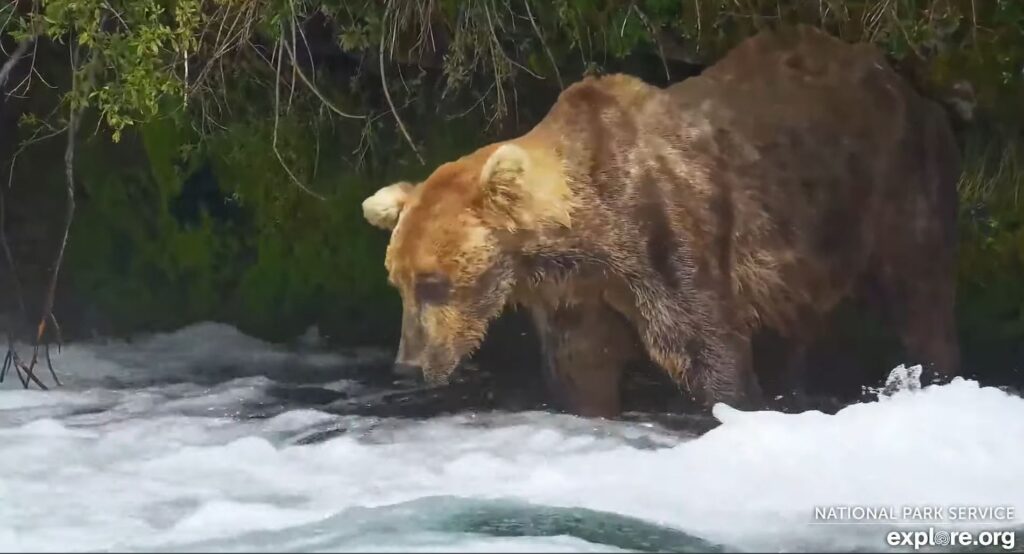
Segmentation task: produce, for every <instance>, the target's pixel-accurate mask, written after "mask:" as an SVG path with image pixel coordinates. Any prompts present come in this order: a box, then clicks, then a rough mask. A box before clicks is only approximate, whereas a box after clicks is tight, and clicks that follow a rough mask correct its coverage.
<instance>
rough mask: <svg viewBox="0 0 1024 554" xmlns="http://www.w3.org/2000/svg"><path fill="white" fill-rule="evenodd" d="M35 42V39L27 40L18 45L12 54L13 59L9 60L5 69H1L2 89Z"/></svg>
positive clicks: (0, 81)
mask: <svg viewBox="0 0 1024 554" xmlns="http://www.w3.org/2000/svg"><path fill="white" fill-rule="evenodd" d="M33 42H35V40H34V39H33V38H27V39H25V40H23V41H21V42H20V43H18V47H17V48H15V49H14V52H12V53H11V57H10V58H7V61H6V62H4V65H3V67H0V89H3V87H4V85H5V84H7V78H8V77H9V76H10V74H11V70H13V69H14V66H15V65H17V64H18V62H19V61H20V60H21V58H23V57H25V53H26V52H28V47H29V46H32V43H33Z"/></svg>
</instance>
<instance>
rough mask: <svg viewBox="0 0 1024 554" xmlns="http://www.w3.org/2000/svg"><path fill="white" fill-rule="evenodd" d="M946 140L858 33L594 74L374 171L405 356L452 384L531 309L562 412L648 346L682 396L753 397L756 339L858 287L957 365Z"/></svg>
mask: <svg viewBox="0 0 1024 554" xmlns="http://www.w3.org/2000/svg"><path fill="white" fill-rule="evenodd" d="M958 173H959V154H958V151H957V147H956V144H955V142H954V139H953V136H952V132H951V130H950V126H949V123H948V122H947V120H946V117H945V114H944V112H943V111H942V110H941V108H940V107H939V106H938V105H937V104H935V103H933V102H931V101H929V100H926V99H924V98H922V97H921V96H919V95H918V94H917V93H916V92H914V90H912V88H911V87H910V86H909V85H908V84H907V83H906V82H905V81H904V80H903V79H901V78H900V77H899V76H898V75H897V74H896V73H895V72H894V71H893V70H892V69H891V68H890V66H889V65H888V64H887V62H886V60H885V58H884V57H883V56H882V55H881V54H880V53H879V52H878V51H877V50H876V49H875V48H873V47H871V46H868V45H863V44H861V45H850V44H847V43H844V42H842V41H840V40H838V39H835V38H833V37H831V36H829V35H827V34H825V33H823V32H819V31H817V30H815V29H812V28H808V27H797V28H793V29H788V30H784V31H772V32H764V33H761V34H759V35H757V36H755V37H753V38H750V39H748V40H746V41H745V42H743V43H741V44H740V45H739V46H737V47H736V48H734V49H733V50H732V51H731V52H729V53H728V54H727V55H726V56H725V57H724V58H723V59H722V60H721V61H719V62H718V63H717V64H715V65H713V66H711V67H710V68H708V69H707V70H705V71H704V72H703V73H702V74H701V75H700V76H698V77H693V78H690V79H687V80H685V81H683V82H681V83H678V84H675V85H672V86H670V87H668V88H659V87H655V86H651V85H648V84H646V83H644V82H642V81H640V80H638V79H636V78H633V77H629V76H626V75H611V76H606V77H598V78H586V79H584V80H583V81H581V82H578V83H576V84H574V85H572V86H570V87H568V88H567V89H566V90H564V91H563V92H562V93H561V95H560V96H559V98H558V100H557V101H556V103H555V104H554V106H553V107H552V108H551V110H550V111H549V112H548V114H547V115H546V116H545V117H544V119H543V120H542V121H541V122H540V123H538V124H537V125H536V127H534V128H533V129H532V130H531V131H530V132H528V133H526V134H525V135H522V136H520V137H518V138H514V139H511V140H507V141H502V142H499V143H495V144H491V145H488V146H485V147H483V148H481V149H479V150H477V151H475V152H473V153H471V154H468V155H466V156H464V157H462V158H460V159H458V160H456V161H453V162H449V163H446V164H444V165H442V166H440V167H439V168H437V169H436V170H435V171H434V172H433V173H432V174H431V175H430V176H429V177H428V178H427V179H426V180H425V181H423V182H422V183H419V184H416V185H414V184H411V183H398V184H395V185H391V186H389V187H385V188H383V189H381V190H380V191H379V192H377V193H376V194H375V195H373V196H372V197H370V198H368V199H367V200H366V201H365V202H364V204H363V209H364V214H365V216H366V218H367V219H368V220H369V221H370V222H371V223H373V224H374V225H377V226H379V227H382V228H385V229H393V230H392V235H391V240H390V243H389V245H388V248H387V254H386V261H385V265H386V267H387V270H388V274H389V280H390V282H391V283H392V284H393V285H394V286H395V287H396V288H397V289H398V291H399V293H400V294H401V297H402V302H403V307H404V313H403V318H402V338H401V342H400V345H399V352H398V357H397V362H396V364H397V366H398V367H404V368H407V369H413V370H416V371H422V374H423V375H424V376H425V378H426V380H427V381H428V382H429V383H435V384H438V383H444V382H446V381H447V380H448V378H449V376H450V374H451V373H452V371H453V370H454V369H455V367H456V366H457V365H458V363H459V362H460V360H462V359H463V358H464V357H466V356H467V355H468V354H469V353H471V352H472V351H473V350H474V349H475V348H477V347H478V345H479V344H480V342H481V340H482V338H483V336H484V334H485V332H486V330H487V326H488V322H489V321H491V320H492V319H493V318H495V317H496V316H497V315H498V314H499V313H500V312H501V311H502V310H503V308H505V307H506V306H507V305H512V304H515V305H519V306H522V307H525V308H526V309H527V310H528V311H529V313H530V314H531V316H532V318H533V321H534V323H535V325H536V327H537V331H538V334H539V336H540V339H541V348H542V350H543V352H544V360H545V364H546V365H547V366H548V368H547V369H548V370H549V371H550V372H551V373H552V374H553V375H556V376H558V377H559V380H560V382H561V385H562V386H561V388H562V392H563V393H564V394H565V396H566V397H567V398H568V401H569V403H570V408H571V409H572V410H573V411H575V412H577V413H580V414H584V415H616V414H617V413H618V411H619V410H620V403H619V382H620V377H621V372H622V368H623V367H624V366H625V365H626V363H627V362H628V361H630V360H631V359H634V358H637V357H642V356H646V357H647V359H649V360H650V361H653V362H654V363H655V364H657V365H658V366H660V367H661V368H663V369H664V370H665V371H666V372H667V373H668V374H669V375H670V376H671V377H672V378H673V379H674V380H675V381H676V382H677V383H678V384H679V385H681V386H682V388H683V389H684V390H685V391H688V392H690V393H691V396H693V397H695V398H696V399H697V400H699V401H702V402H704V403H705V404H710V403H713V402H717V401H724V402H728V403H733V404H734V405H736V404H744V403H745V402H746V401H748V400H752V399H756V398H757V397H758V395H759V389H758V386H757V382H756V378H755V377H754V374H753V370H752V359H751V358H752V354H751V337H752V334H753V333H754V332H755V331H757V330H758V329H760V328H763V327H767V328H770V329H772V330H774V331H775V332H777V333H779V334H780V335H782V336H784V337H788V339H789V340H792V342H793V344H794V345H795V346H794V348H793V353H794V354H793V358H794V359H793V360H792V364H791V365H792V366H793V367H799V366H800V360H799V359H798V358H799V355H800V352H801V351H802V348H801V345H802V344H805V343H806V341H808V340H811V339H812V338H813V337H814V331H815V330H816V329H817V327H818V326H819V323H820V321H821V318H822V317H823V316H824V314H826V313H828V312H829V311H830V310H831V309H833V308H834V307H835V306H836V305H837V303H838V302H840V301H841V300H842V299H844V298H845V297H847V296H849V295H851V294H854V293H855V292H856V291H858V290H860V287H861V285H862V283H864V282H865V281H867V280H870V281H871V282H873V283H874V284H875V285H876V287H877V288H878V289H879V290H881V291H882V292H883V294H884V299H885V300H884V301H885V303H887V304H888V305H889V307H890V308H892V310H891V312H892V314H893V315H894V316H895V322H896V323H897V326H898V329H899V333H900V335H901V338H902V340H903V344H904V346H905V349H906V351H907V358H908V360H907V361H910V362H922V363H925V364H929V365H930V367H932V368H933V369H934V371H935V372H936V373H937V374H940V375H947V376H948V375H953V374H954V373H956V372H957V371H958V365H959V350H958V345H957V339H956V335H955V332H954V320H953V305H954V293H955V290H954V289H955V284H954V258H955V249H956V237H955V232H954V229H955V227H954V225H955V216H956V180H957V177H958Z"/></svg>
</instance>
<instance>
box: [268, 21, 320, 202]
mask: <svg viewBox="0 0 1024 554" xmlns="http://www.w3.org/2000/svg"><path fill="white" fill-rule="evenodd" d="M284 43H285V39H284V29H283V28H282V29H281V44H280V46H279V47H278V54H277V79H276V80H275V81H274V138H273V140H272V143H271V146H272V147H273V149H274V155H275V156H277V161H278V162H280V163H281V167H282V168H284V171H285V173H287V174H288V177H290V178H291V180H292V182H293V183H295V186H297V187H299V190H301V191H302V192H305V193H306V194H309V195H310V196H312V197H314V198H317V199H319V200H325V198H324V197H323V196H321V195H319V194H317V193H315V192H313V191H312V190H310V189H309V188H308V187H306V185H303V184H302V181H299V178H298V177H296V176H295V174H294V173H292V170H291V168H289V167H288V164H287V163H285V161H284V156H282V155H281V151H280V150H279V149H278V148H277V129H278V126H279V123H280V122H281V58H282V57H284V56H283V54H284Z"/></svg>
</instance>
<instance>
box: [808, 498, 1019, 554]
mask: <svg viewBox="0 0 1024 554" xmlns="http://www.w3.org/2000/svg"><path fill="white" fill-rule="evenodd" d="M1017 517H1018V511H1017V509H1016V507H1014V506H966V505H964V506H955V505H954V506H845V505H844V506H816V507H815V508H814V521H813V522H812V523H813V524H815V525H870V526H873V527H878V528H881V529H882V530H883V532H884V533H885V535H884V536H885V543H884V544H886V545H888V546H892V547H911V548H913V549H914V550H917V549H920V548H926V547H996V548H1002V549H1003V550H1013V549H1014V548H1016V546H1017V540H1016V539H1017V536H1016V532H1015V531H1012V530H1008V529H1010V528H1014V527H1020V526H1021V523H1022V522H1021V521H1018V520H1017ZM993 528H1001V529H998V530H997V529H993Z"/></svg>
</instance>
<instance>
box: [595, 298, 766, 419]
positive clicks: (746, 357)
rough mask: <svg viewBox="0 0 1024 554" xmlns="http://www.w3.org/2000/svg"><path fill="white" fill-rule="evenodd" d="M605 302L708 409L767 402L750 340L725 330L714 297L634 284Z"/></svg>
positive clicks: (652, 357)
mask: <svg viewBox="0 0 1024 554" xmlns="http://www.w3.org/2000/svg"><path fill="white" fill-rule="evenodd" d="M606 299H607V300H608V301H609V302H610V303H611V304H612V305H613V306H615V309H616V310H618V311H619V312H621V313H622V314H623V315H625V316H626V318H627V319H628V320H629V321H630V322H632V324H633V326H635V328H636V330H637V332H638V334H639V336H640V339H641V341H642V344H643V348H644V350H646V352H647V354H648V355H649V356H650V358H651V360H652V361H654V362H655V363H656V364H658V365H659V366H661V367H662V369H664V370H665V371H666V372H667V373H668V374H669V376H670V377H671V378H672V379H673V380H674V381H675V382H676V383H678V384H679V385H680V387H681V388H682V389H683V390H684V392H687V393H689V395H690V396H691V398H692V399H693V400H695V401H697V402H698V403H700V404H703V405H704V406H707V407H710V406H711V405H713V404H715V403H716V402H724V403H726V404H729V405H730V406H733V407H736V408H750V407H755V406H758V405H759V404H760V402H761V401H762V395H761V388H760V386H759V384H758V382H757V376H756V375H755V373H754V364H753V349H752V346H751V340H750V337H749V336H745V335H743V334H740V333H737V332H735V331H733V330H731V329H730V328H729V327H728V326H727V325H724V324H723V322H722V319H721V317H720V315H719V313H718V311H717V310H716V309H715V308H714V298H713V296H711V295H709V294H706V293H702V292H700V291H688V292H686V293H684V292H683V291H680V290H676V291H670V290H666V289H664V288H663V287H658V286H653V287H652V286H646V285H645V284H643V283H637V284H634V286H631V287H630V288H629V289H626V290H616V289H611V290H610V291H609V292H608V293H606Z"/></svg>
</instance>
